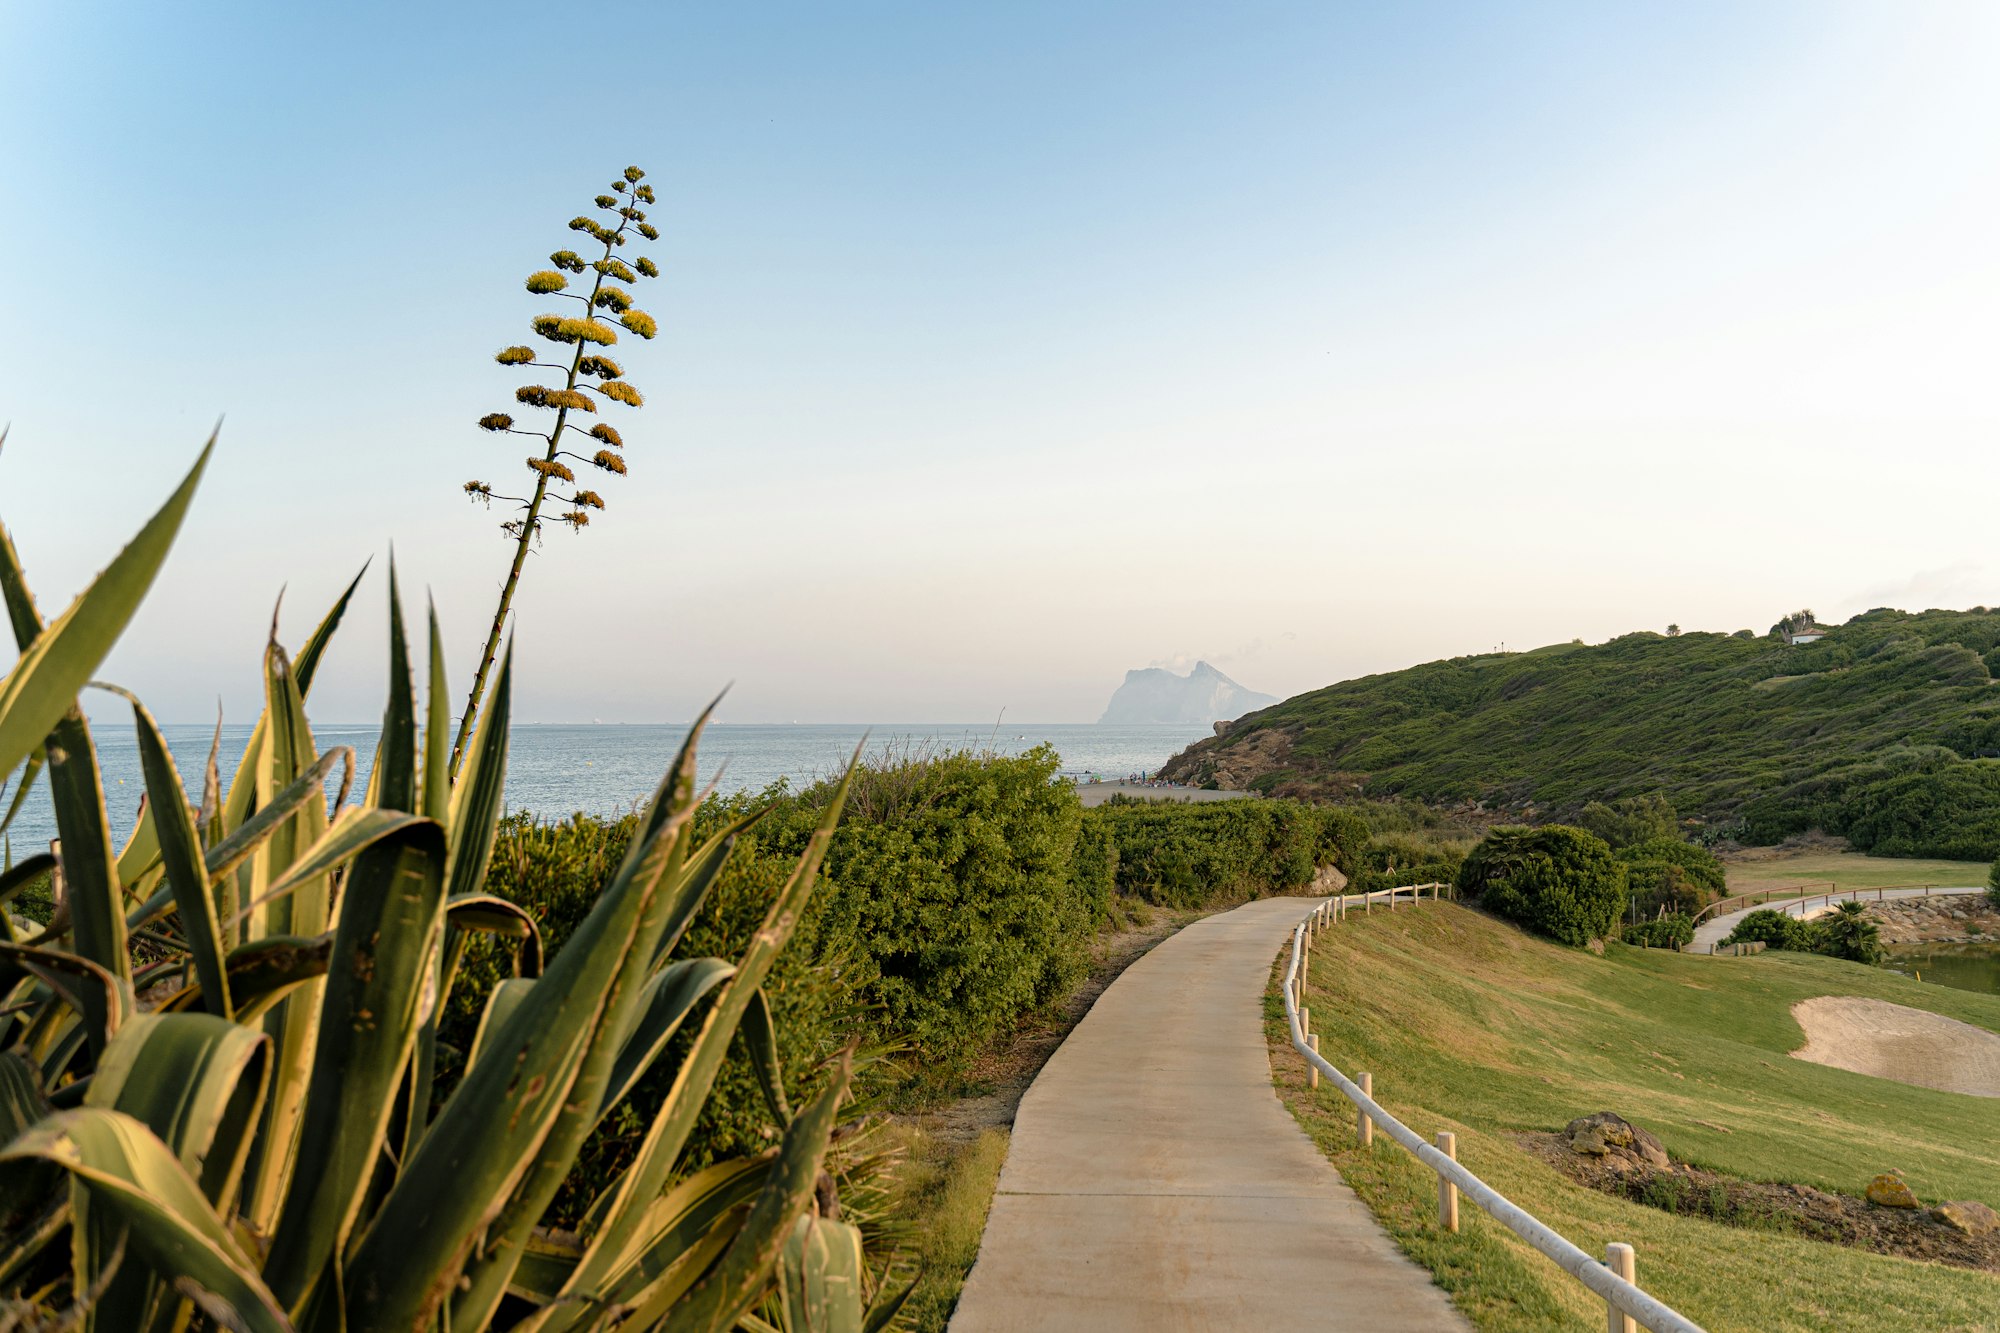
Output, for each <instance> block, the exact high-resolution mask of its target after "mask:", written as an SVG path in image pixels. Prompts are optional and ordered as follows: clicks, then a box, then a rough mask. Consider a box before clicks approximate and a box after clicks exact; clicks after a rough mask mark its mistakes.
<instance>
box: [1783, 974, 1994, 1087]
mask: <svg viewBox="0 0 2000 1333" xmlns="http://www.w3.org/2000/svg"><path fill="white" fill-rule="evenodd" d="M1792 1017H1793V1018H1795V1019H1797V1020H1798V1023H1799V1027H1801V1028H1802V1029H1804V1031H1805V1034H1806V1044H1805V1045H1804V1046H1801V1047H1800V1048H1799V1049H1798V1050H1796V1051H1793V1052H1792V1058H1793V1059H1795V1060H1808V1061H1811V1062H1812V1063H1813V1064H1817V1065H1831V1066H1833V1067H1834V1068H1835V1069H1846V1070H1850V1071H1852V1072H1853V1073H1856V1074H1867V1075H1869V1076H1870V1077H1872V1078H1889V1079H1895V1080H1896V1081H1897V1082H1899V1083H1908V1084H1910V1085H1912V1086H1914V1087H1919V1088H1936V1089H1938V1090H1939V1091H1940V1092H1963V1093H1968V1094H1970V1095H1972V1096H1974V1097H2000V1033H1992V1032H1988V1031H1987V1030H1986V1029H1985V1028H1976V1027H1974V1026H1972V1024H1970V1023H1961V1022H1959V1021H1958V1020H1957V1019H1955V1018H1946V1017H1945V1016H1944V1015H1943V1014H1934V1013H1931V1012H1930V1011H1929V1010H1927V1009H1912V1008H1910V1007H1909V1006H1908V1005H1902V1004H1890V1003H1889V1002H1888V1001H1887V1000H1869V999H1863V998H1862V997H1861V996H1858V995H1821V996H1817V997H1815V998H1813V999H1810V1000H1801V1001H1799V1002H1798V1003H1797V1004H1795V1005H1793V1006H1792Z"/></svg>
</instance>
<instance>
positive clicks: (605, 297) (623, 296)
mask: <svg viewBox="0 0 2000 1333" xmlns="http://www.w3.org/2000/svg"><path fill="white" fill-rule="evenodd" d="M591 302H592V304H594V305H596V306H597V307H598V308H599V309H601V310H609V311H610V312H611V313H612V314H614V315H615V314H617V313H619V312H620V311H623V310H630V309H631V308H632V294H631V293H630V292H628V291H626V290H625V289H624V288H623V287H599V288H598V289H597V295H596V296H594V297H592V298H591Z"/></svg>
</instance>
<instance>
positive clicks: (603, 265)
mask: <svg viewBox="0 0 2000 1333" xmlns="http://www.w3.org/2000/svg"><path fill="white" fill-rule="evenodd" d="M639 262H640V263H642V264H643V263H645V262H646V261H644V260H643V259H642V260H640V261H639ZM591 267H592V268H594V269H596V270H597V271H598V272H599V273H602V274H603V275H604V276H605V277H607V278H616V279H618V280H619V281H620V282H637V281H638V279H637V278H635V277H633V276H632V270H631V269H629V268H626V267H625V262H624V261H623V260H621V259H600V260H598V261H597V262H596V263H595V264H592V265H591Z"/></svg>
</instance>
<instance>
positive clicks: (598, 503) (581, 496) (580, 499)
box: [569, 491, 604, 509]
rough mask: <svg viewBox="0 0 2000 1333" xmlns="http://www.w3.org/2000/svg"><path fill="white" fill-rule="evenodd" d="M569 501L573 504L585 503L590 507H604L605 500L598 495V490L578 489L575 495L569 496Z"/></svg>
mask: <svg viewBox="0 0 2000 1333" xmlns="http://www.w3.org/2000/svg"><path fill="white" fill-rule="evenodd" d="M569 502H570V503H571V504H573V505H583V506H584V507H586V508H588V509H602V508H604V501H603V499H601V498H600V497H599V496H598V494H597V492H596V491H578V492H577V493H576V494H575V495H572V496H570V497H569Z"/></svg>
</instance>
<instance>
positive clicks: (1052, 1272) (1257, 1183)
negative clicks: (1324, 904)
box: [951, 898, 1470, 1333]
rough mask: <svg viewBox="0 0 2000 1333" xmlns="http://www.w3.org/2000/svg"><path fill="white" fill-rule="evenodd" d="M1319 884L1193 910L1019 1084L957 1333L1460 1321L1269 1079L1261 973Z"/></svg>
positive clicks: (1407, 1325)
mask: <svg viewBox="0 0 2000 1333" xmlns="http://www.w3.org/2000/svg"><path fill="white" fill-rule="evenodd" d="M1315 901H1317V900H1309V899H1305V898H1266V899H1263V900H1261V901H1259V902H1254V903H1249V904H1247V905H1245V906H1243V907H1239V908H1237V909H1236V910H1235V911H1233V912H1225V913H1223V914H1221V915H1219V916H1212V917H1207V918H1205V919H1203V920H1201V921H1197V922H1195V923H1194V924H1193V925H1191V926H1189V927H1187V928H1186V929H1185V930H1182V931H1181V932H1180V933H1179V934H1177V935H1175V936H1173V937H1172V938H1170V939H1168V940H1166V941H1164V942H1163V943H1161V944H1160V945H1159V946H1158V947H1156V948H1155V949H1154V950H1153V951H1152V952H1151V953H1149V954H1147V955H1146V956H1145V957H1144V958H1142V959H1140V960H1139V961H1138V962H1136V963H1134V964H1133V965H1132V966H1131V967H1129V968H1128V969H1126V971H1125V973H1124V974H1123V975H1122V976H1120V977H1119V978H1118V980H1117V981H1115V982H1113V983H1112V984H1111V986H1110V988H1109V989H1108V990H1106V991H1105V992H1104V994H1103V995H1102V996H1100V997H1099V998H1098V1001H1097V1003H1096V1005H1094V1006H1093V1007H1092V1008H1091V1011H1090V1013H1089V1014H1088V1015H1087V1016H1086V1017H1085V1018H1084V1020H1083V1022H1081V1023H1079V1024H1078V1025H1077V1027H1076V1030H1075V1031H1073V1032H1072V1033H1070V1035H1069V1039H1068V1040H1066V1041H1065V1042H1064V1043H1063V1044H1062V1046H1061V1048H1060V1049H1058V1050H1057V1051H1056V1053H1055V1055H1054V1056H1052V1057H1050V1059H1049V1062H1048V1064H1047V1065H1046V1066H1044V1067H1043V1069H1042V1072H1041V1074H1040V1075H1039V1076H1038V1077H1037V1078H1036V1079H1035V1082H1034V1085H1033V1086H1032V1087H1030V1088H1029V1089H1028V1092H1027V1095H1026V1096H1025V1097H1023V1098H1022V1100H1021V1109H1020V1112H1019V1114H1018V1115H1017V1116H1016V1118H1015V1121H1014V1136H1013V1142H1012V1144H1011V1146H1010V1147H1009V1148H1008V1151H1007V1164H1006V1167H1005V1168H1004V1169H1003V1170H1002V1171H1001V1173H1000V1185H999V1191H998V1193H996V1194H995V1196H994V1199H993V1211H992V1214H991V1215H990V1216H989V1217H988V1219H987V1223H986V1234H985V1238H984V1239H983V1240H982V1241H981V1243H980V1247H979V1261H978V1263H977V1264H975V1265H974V1267H973V1269H972V1273H971V1276H970V1277H968V1278H967V1280H966V1284H965V1291H964V1294H963V1295H962V1296H960V1298H959V1302H958V1310H957V1312H956V1313H955V1314H954V1315H953V1316H952V1320H951V1329H952V1333H989V1330H1016V1329H1020V1330H1026V1329H1051V1330H1086V1329H1087V1330H1123V1329H1131V1330H1135V1331H1136V1330H1148V1331H1150V1330H1161V1329H1257V1330H1262V1329H1273V1328H1324V1329H1357V1330H1359V1329H1368V1330H1385V1329H1394V1330H1423V1329H1466V1328H1469V1327H1470V1326H1469V1325H1468V1324H1467V1323H1466V1322H1465V1321H1464V1320H1463V1319H1462V1318H1461V1317H1460V1316H1459V1315H1458V1314H1457V1313H1456V1312H1454V1311H1453V1310H1452V1308H1451V1304H1450V1302H1449V1300H1448V1299H1447V1298H1446V1297H1445V1294H1444V1293H1443V1292H1442V1291H1440V1290H1439V1289H1438V1288H1437V1286H1436V1285H1434V1284H1433V1283H1432V1281H1431V1277H1430V1274H1429V1273H1427V1272H1425V1271H1424V1270H1423V1269H1422V1268H1419V1267H1418V1266H1417V1265H1416V1264H1414V1263H1412V1262H1411V1261H1410V1260H1408V1259H1406V1258H1404V1257H1403V1255H1402V1254H1401V1253H1400V1252H1399V1251H1398V1250H1397V1249H1396V1247H1395V1245H1394V1243H1392V1242H1391V1241H1390V1239H1389V1237H1388V1236H1387V1235H1386V1234H1385V1233H1384V1232H1383V1230H1382V1228H1381V1227H1380V1226H1379V1225H1377V1224H1376V1222H1375V1219H1374V1218H1373V1217H1372V1216H1371V1215H1370V1214H1369V1212H1368V1209H1367V1206H1366V1205H1365V1204H1363V1203H1362V1202H1361V1201H1360V1200H1359V1199H1358V1198H1356V1197H1355V1195H1354V1192H1353V1191H1352V1190H1350V1189H1348V1187H1347V1185H1346V1184H1345V1183H1344V1182H1343V1181H1342V1180H1341V1178H1340V1174H1339V1172H1337V1171H1335V1170H1334V1168H1333V1164H1332V1163H1330V1162H1328V1161H1327V1160H1326V1158H1325V1157H1324V1156H1322V1155H1321V1153H1320V1152H1319V1150H1318V1149H1317V1148H1315V1147H1314V1146H1313V1144H1312V1141H1311V1140H1309V1139H1308V1138H1307V1137H1306V1135H1305V1131H1303V1130H1301V1129H1300V1128H1299V1126H1298V1123H1297V1122H1296V1121H1294V1120H1293V1119H1292V1117H1291V1115H1290V1114H1289V1113H1287V1112H1286V1110H1285V1109H1284V1107H1283V1106H1282V1105H1281V1104H1280V1103H1279V1101H1278V1097H1277V1092H1276V1090H1275V1089H1274V1088H1273V1086H1272V1084H1271V1064H1270V1056H1269V1055H1268V1054H1267V1052H1266V1047H1265V1039H1264V992H1265V989H1266V988H1267V986H1268V985H1269V983H1270V978H1271V965H1272V962H1273V960H1275V959H1276V957H1277V955H1278V951H1279V949H1280V948H1281V947H1282V946H1283V944H1284V942H1285V940H1286V938H1287V937H1288V934H1289V932H1290V930H1291V927H1292V925H1293V924H1294V923H1295V922H1297V921H1298V919H1299V918H1300V917H1302V916H1303V915H1305V913H1306V911H1307V910H1308V909H1309V908H1310V907H1311V906H1312V904H1313V902H1315Z"/></svg>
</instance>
